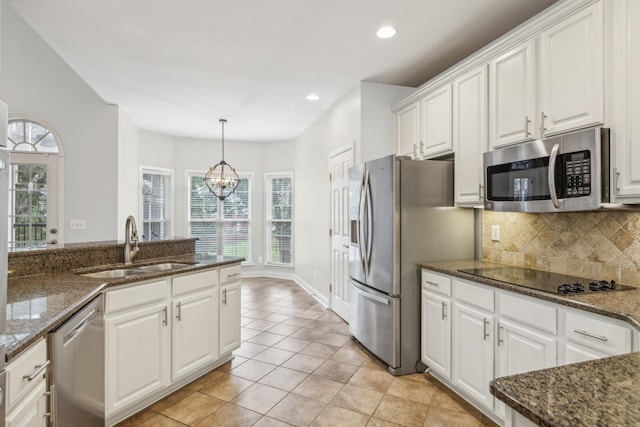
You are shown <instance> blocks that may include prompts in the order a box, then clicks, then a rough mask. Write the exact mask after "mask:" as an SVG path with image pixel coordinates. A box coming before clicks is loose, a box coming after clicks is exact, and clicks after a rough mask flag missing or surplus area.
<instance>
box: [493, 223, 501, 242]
mask: <svg viewBox="0 0 640 427" xmlns="http://www.w3.org/2000/svg"><path fill="white" fill-rule="evenodd" d="M491 240H492V241H494V242H499V241H500V226H499V225H496V224H493V225H492V226H491Z"/></svg>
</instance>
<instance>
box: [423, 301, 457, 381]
mask: <svg viewBox="0 0 640 427" xmlns="http://www.w3.org/2000/svg"><path fill="white" fill-rule="evenodd" d="M421 345H422V362H423V363H424V364H426V365H427V366H429V367H430V368H431V370H432V371H434V372H437V373H438V374H440V375H442V376H444V377H445V378H447V379H450V378H451V299H450V298H443V297H441V296H438V295H436V294H433V293H431V292H427V291H424V290H423V291H422V339H421Z"/></svg>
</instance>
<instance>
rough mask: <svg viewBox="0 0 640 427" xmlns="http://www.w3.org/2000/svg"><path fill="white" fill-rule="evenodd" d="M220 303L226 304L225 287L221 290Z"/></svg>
mask: <svg viewBox="0 0 640 427" xmlns="http://www.w3.org/2000/svg"><path fill="white" fill-rule="evenodd" d="M222 303H223V304H224V305H227V290H226V289H223V290H222Z"/></svg>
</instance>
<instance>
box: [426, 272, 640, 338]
mask: <svg viewBox="0 0 640 427" xmlns="http://www.w3.org/2000/svg"><path fill="white" fill-rule="evenodd" d="M420 266H421V267H423V268H426V269H428V270H433V271H436V272H440V273H444V274H448V275H451V276H456V277H460V278H461V279H467V280H471V281H473V282H478V283H482V284H485V285H488V286H493V287H496V288H500V289H505V290H507V291H512V292H516V293H519V294H523V295H528V296H531V297H535V298H539V299H543V300H546V301H551V302H555V303H557V304H562V305H565V306H568V307H573V308H577V309H579V310H584V311H590V312H592V313H597V314H601V315H603V316H607V317H612V318H615V319H619V320H622V321H625V322H628V323H629V324H631V325H632V326H634V327H635V328H636V329H638V330H640V289H630V290H626V291H619V292H600V293H592V294H584V295H558V294H552V293H548V292H542V291H537V290H535V289H529V288H525V287H522V286H518V285H512V284H510V283H505V282H500V281H497V280H491V279H486V278H483V277H479V276H474V275H472V274H468V273H463V272H461V271H458V270H460V269H471V268H491V267H504V266H505V265H504V264H497V263H494V262H488V261H473V260H471V261H443V262H425V263H421V264H420Z"/></svg>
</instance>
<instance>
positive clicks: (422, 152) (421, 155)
mask: <svg viewBox="0 0 640 427" xmlns="http://www.w3.org/2000/svg"><path fill="white" fill-rule="evenodd" d="M422 159H424V142H422V141H420V156H419V157H418V160H422Z"/></svg>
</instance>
